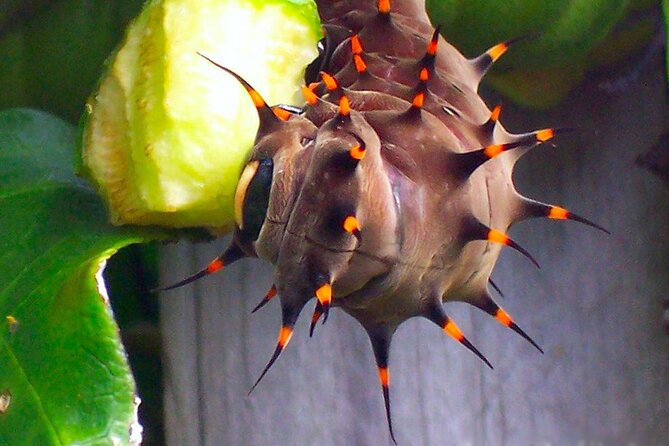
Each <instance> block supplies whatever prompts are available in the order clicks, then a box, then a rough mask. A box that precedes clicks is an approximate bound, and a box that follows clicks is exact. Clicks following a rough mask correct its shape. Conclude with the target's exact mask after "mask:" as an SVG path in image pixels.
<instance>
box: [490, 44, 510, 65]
mask: <svg viewBox="0 0 669 446" xmlns="http://www.w3.org/2000/svg"><path fill="white" fill-rule="evenodd" d="M508 49H509V45H508V44H507V43H506V42H502V43H498V44H497V45H495V46H493V47H492V48H490V49H489V50H488V51H486V53H487V54H488V56H490V58H491V59H492V61H493V62H495V61H496V60H497V59H499V58H500V57H502V55H504V53H506V51H507V50H508Z"/></svg>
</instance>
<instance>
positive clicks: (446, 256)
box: [168, 0, 603, 440]
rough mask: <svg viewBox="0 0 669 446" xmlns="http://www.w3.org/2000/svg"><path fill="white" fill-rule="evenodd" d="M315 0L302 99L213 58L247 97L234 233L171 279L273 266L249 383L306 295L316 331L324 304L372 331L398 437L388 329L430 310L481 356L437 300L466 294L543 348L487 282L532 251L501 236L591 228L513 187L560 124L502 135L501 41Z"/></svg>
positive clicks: (401, 12)
mask: <svg viewBox="0 0 669 446" xmlns="http://www.w3.org/2000/svg"><path fill="white" fill-rule="evenodd" d="M318 3H319V10H320V14H321V18H322V20H323V24H324V30H325V32H326V38H325V45H324V50H323V54H322V57H321V59H320V60H318V61H316V62H314V64H312V66H310V67H309V69H308V70H307V77H310V76H311V77H312V78H313V79H309V81H315V80H316V79H315V77H316V75H317V73H318V72H319V71H320V72H321V74H320V76H318V78H319V79H321V80H320V82H318V83H316V82H313V83H311V84H310V85H309V86H305V87H304V93H305V98H306V100H307V104H306V105H305V107H304V108H303V109H300V110H295V109H293V108H290V107H281V106H278V107H273V108H272V107H269V106H268V105H267V104H265V102H264V101H263V100H262V98H261V97H260V95H259V94H258V93H257V92H256V91H255V90H254V89H253V88H252V87H251V86H250V85H249V84H248V83H246V82H245V81H244V80H243V79H242V78H241V77H240V76H238V75H237V74H235V73H232V72H230V71H229V70H227V69H226V68H224V67H220V66H219V67H220V68H223V69H224V70H225V71H227V72H228V73H230V74H232V75H233V76H235V77H236V78H237V79H238V80H239V81H240V82H241V83H242V84H243V85H244V86H245V88H246V89H247V91H248V92H249V94H250V96H251V98H252V99H253V102H254V104H255V105H256V107H257V109H258V113H259V115H260V128H259V130H258V134H257V138H256V143H255V146H254V148H253V152H252V154H251V156H250V160H249V163H248V164H247V167H246V169H245V170H244V172H243V173H242V176H241V179H240V182H239V184H238V186H237V193H236V197H235V206H236V208H235V209H236V223H237V225H236V229H235V233H234V237H233V241H232V244H231V245H230V247H229V248H228V249H227V250H226V251H225V252H224V253H223V254H222V255H221V256H220V257H219V258H217V259H215V260H214V261H212V262H211V263H210V264H209V265H208V266H207V267H206V268H205V269H203V270H202V271H200V272H198V273H196V274H195V275H193V276H191V277H189V278H187V279H184V280H183V281H181V282H179V283H177V284H175V285H173V286H171V287H168V288H173V287H176V286H181V285H184V284H186V283H189V282H191V281H193V280H195V279H197V278H200V277H202V276H205V275H207V274H210V273H212V272H215V271H217V270H219V269H221V268H222V267H224V266H226V265H228V264H230V263H231V262H234V261H236V260H238V259H240V258H243V257H255V256H257V257H260V258H263V259H266V260H268V261H269V262H271V263H272V264H274V265H275V266H276V270H275V286H273V287H272V289H271V290H270V291H269V292H268V294H267V295H266V296H265V298H264V299H263V300H262V301H261V302H260V304H259V305H258V306H257V307H256V309H255V310H254V311H256V310H257V309H259V308H260V307H262V306H263V305H264V304H265V303H267V302H268V301H269V300H270V299H272V298H273V297H274V296H275V295H278V297H279V299H280V301H281V309H282V328H281V331H280V333H279V340H278V344H277V347H276V350H275V352H274V355H273V356H272V358H271V359H270V361H269V363H268V365H267V367H266V368H265V370H263V372H262V374H261V375H260V378H259V379H258V381H257V382H256V384H255V385H254V388H255V386H256V385H257V384H258V382H260V380H261V379H262V377H263V376H264V375H265V373H267V371H268V370H269V368H270V367H271V365H272V364H273V363H274V361H275V360H276V359H277V358H278V356H279V354H280V353H281V351H282V350H283V349H284V348H285V347H286V345H287V344H288V342H289V340H290V337H291V335H292V333H293V327H294V325H295V322H296V320H297V318H298V316H299V314H300V312H301V311H302V309H303V308H304V306H305V305H306V304H307V303H308V302H309V301H311V300H312V299H315V300H316V303H315V310H314V313H313V316H312V324H311V331H312V333H313V329H314V327H315V325H316V322H317V321H318V320H319V319H320V318H321V317H322V318H323V322H325V320H326V319H327V316H328V312H329V309H330V307H331V306H334V307H339V308H341V309H342V310H344V311H345V312H346V313H348V314H350V315H351V316H353V317H354V318H355V319H356V320H358V321H359V322H360V324H361V325H362V326H363V327H364V328H365V330H366V331H367V333H368V334H369V337H370V339H371V343H372V347H373V349H374V354H375V358H376V362H377V366H378V370H379V377H380V380H381V385H382V389H383V395H384V401H385V406H386V414H387V417H388V423H389V426H390V433H391V436H392V438H393V440H394V435H393V432H392V425H391V419H390V402H389V401H390V400H389V391H388V386H389V373H388V352H389V347H390V342H391V338H392V335H393V333H394V332H395V330H396V329H397V327H398V326H399V325H400V324H401V323H402V322H404V321H406V320H407V319H409V318H412V317H415V316H422V317H424V318H427V319H429V320H430V321H432V322H434V323H435V324H437V325H439V326H440V327H441V328H442V329H443V330H444V332H446V333H447V334H448V335H450V336H451V337H453V338H455V339H456V340H457V341H459V342H461V343H462V344H464V345H465V346H466V347H467V348H469V349H470V350H472V351H473V352H474V353H475V354H476V355H478V356H479V357H480V358H481V359H482V360H483V361H485V362H486V364H488V365H489V366H490V363H489V362H488V361H487V359H485V357H484V356H483V355H482V354H481V353H480V352H479V351H478V350H477V349H476V348H475V347H474V346H473V345H472V344H471V343H470V342H469V341H468V340H467V338H466V337H464V335H463V334H462V332H461V331H460V330H459V329H458V328H457V326H456V325H455V323H454V322H453V321H451V320H450V319H449V317H448V316H447V315H446V313H445V312H444V309H443V306H442V303H443V302H446V301H464V302H468V303H470V304H472V305H474V306H476V307H478V308H480V309H482V310H483V311H485V312H487V313H489V314H490V315H491V316H493V317H494V318H496V319H497V321H498V322H500V323H502V324H503V325H505V326H507V327H509V328H511V329H512V330H514V331H516V332H517V333H519V334H520V335H521V336H523V337H524V338H525V339H527V340H528V341H529V342H531V343H532V345H534V346H535V347H536V348H537V349H539V350H541V349H540V348H539V346H538V345H537V344H536V343H535V342H534V341H533V340H532V339H531V338H530V337H529V336H528V335H527V334H525V332H524V331H523V330H522V329H520V328H519V327H518V325H516V323H515V322H514V321H513V320H512V318H511V317H510V316H509V315H508V314H507V313H506V312H505V311H504V310H502V309H501V308H500V307H499V306H498V305H497V304H496V303H495V302H494V301H493V299H492V298H491V296H490V293H489V292H488V283H489V277H490V273H491V271H492V268H493V266H494V264H495V261H496V259H497V257H498V255H499V252H500V250H501V247H502V245H507V246H510V247H513V248H515V249H516V250H518V251H520V252H521V253H522V254H524V255H526V256H527V257H529V258H530V259H531V260H532V261H533V262H534V259H532V258H531V257H530V255H529V254H528V253H527V252H526V251H525V250H523V249H522V248H521V247H520V246H519V245H517V244H516V243H515V242H514V241H512V240H511V239H510V238H509V237H507V236H506V235H505V232H506V231H507V230H508V228H509V227H510V226H511V225H512V224H513V223H515V222H518V221H520V220H524V219H527V218H530V217H548V218H553V219H572V220H577V221H580V222H582V223H586V224H588V225H591V226H594V227H596V228H598V229H602V228H601V227H599V226H597V225H595V224H594V223H591V222H590V221H588V220H585V219H583V218H581V217H578V216H576V215H574V214H572V213H570V212H569V211H567V210H565V209H563V208H560V207H557V206H551V205H548V204H543V203H540V202H537V201H534V200H530V199H528V198H525V197H523V196H521V195H520V194H519V193H518V192H517V191H516V190H515V188H514V186H513V183H512V180H511V176H512V169H513V167H514V164H515V162H516V161H517V160H518V159H519V158H520V157H521V156H522V155H523V154H524V153H525V152H526V151H527V150H529V149H530V148H532V147H534V146H536V145H537V144H540V143H542V142H544V141H547V140H550V139H552V138H553V136H554V135H555V134H556V133H558V131H557V130H555V129H543V130H538V131H535V132H531V133H526V134H520V135H514V134H510V133H509V132H507V131H506V130H505V129H504V127H503V126H502V125H501V124H500V123H499V112H500V109H499V107H495V108H494V109H493V110H492V111H491V110H489V109H488V107H487V106H486V105H485V103H484V102H483V100H482V99H481V98H480V97H479V96H478V94H477V87H478V84H479V82H480V80H481V78H482V77H483V75H484V74H485V72H486V71H487V70H488V68H489V67H490V66H491V65H492V64H493V63H494V61H495V60H497V59H498V58H499V57H500V56H501V55H502V54H503V53H504V52H505V51H506V50H507V48H508V46H509V45H510V43H511V42H505V43H501V44H499V45H496V46H494V47H493V48H491V49H490V50H488V51H487V52H486V53H484V54H483V55H481V56H480V57H478V58H475V59H466V58H465V57H463V56H462V55H461V54H460V53H459V52H458V51H457V50H456V49H455V48H453V47H452V46H450V45H449V44H448V43H447V42H445V41H444V40H443V38H441V37H439V33H438V31H435V30H434V29H433V28H432V26H431V25H430V23H429V20H428V19H427V16H426V13H425V10H424V7H423V4H422V3H423V2H422V1H419V0H403V1H400V0H398V1H395V2H393V4H392V9H391V7H390V2H389V1H384V0H381V1H378V2H375V1H371V0H367V1H359V0H357V1H356V0H353V1H347V0H342V1H332V0H331V1H325V0H321V1H319V2H318ZM212 62H213V61H212ZM213 63H214V64H215V62H213ZM602 230H603V229H602ZM535 263H536V262H535Z"/></svg>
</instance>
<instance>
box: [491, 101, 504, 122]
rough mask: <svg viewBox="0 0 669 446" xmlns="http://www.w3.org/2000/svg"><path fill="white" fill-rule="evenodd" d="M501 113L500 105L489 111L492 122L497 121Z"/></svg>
mask: <svg viewBox="0 0 669 446" xmlns="http://www.w3.org/2000/svg"><path fill="white" fill-rule="evenodd" d="M501 113H502V106H501V105H496V106H495V107H494V108H493V109H492V111H491V112H490V120H491V121H492V122H497V121H499V115H500V114H501Z"/></svg>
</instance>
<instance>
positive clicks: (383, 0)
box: [377, 0, 390, 14]
mask: <svg viewBox="0 0 669 446" xmlns="http://www.w3.org/2000/svg"><path fill="white" fill-rule="evenodd" d="M377 5H378V9H379V12H380V13H381V14H389V13H390V0H379V2H378V4H377Z"/></svg>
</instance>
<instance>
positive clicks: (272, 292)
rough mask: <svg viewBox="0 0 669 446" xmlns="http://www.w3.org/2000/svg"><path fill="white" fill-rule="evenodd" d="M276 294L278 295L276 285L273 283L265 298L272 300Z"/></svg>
mask: <svg viewBox="0 0 669 446" xmlns="http://www.w3.org/2000/svg"><path fill="white" fill-rule="evenodd" d="M275 296H276V285H272V288H270V289H269V291H268V292H267V294H265V299H266V300H272V299H273V298H274V297H275Z"/></svg>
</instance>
